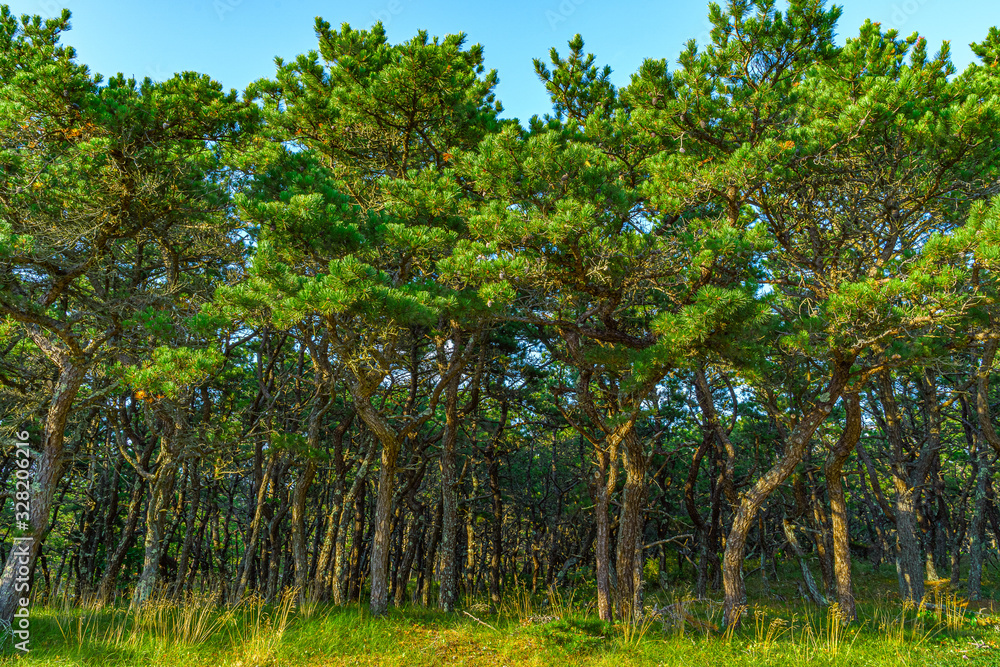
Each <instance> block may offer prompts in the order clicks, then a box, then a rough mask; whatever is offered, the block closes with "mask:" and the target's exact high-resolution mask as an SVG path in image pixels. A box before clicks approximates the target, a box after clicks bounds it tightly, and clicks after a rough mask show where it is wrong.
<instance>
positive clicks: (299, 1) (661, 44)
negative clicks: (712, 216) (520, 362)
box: [0, 0, 1000, 120]
mask: <svg viewBox="0 0 1000 667" xmlns="http://www.w3.org/2000/svg"><path fill="white" fill-rule="evenodd" d="M0 1H2V0H0ZM7 4H9V5H10V7H11V10H12V11H14V12H15V13H17V14H21V13H29V14H41V15H43V16H52V15H55V14H56V13H58V11H59V9H60V8H62V7H68V8H69V9H70V10H72V12H73V20H72V26H73V29H72V30H71V31H70V32H69V33H68V34H67V35H66V37H65V38H64V41H65V42H66V43H68V44H70V45H72V46H74V47H75V48H76V49H77V52H78V54H79V59H80V60H81V61H82V62H84V63H86V64H87V65H89V66H90V67H91V69H92V70H94V71H97V72H100V73H102V74H104V75H108V74H114V73H117V72H119V71H120V72H124V73H125V74H127V75H132V76H136V77H139V78H142V77H144V76H150V77H152V78H154V79H164V78H168V77H169V76H170V75H172V74H173V73H174V72H177V71H183V70H195V71H199V72H205V73H207V74H209V75H211V76H212V77H214V78H216V79H218V80H219V81H221V82H222V83H223V84H224V85H225V86H227V87H231V88H237V89H240V90H242V89H243V88H244V87H245V86H246V85H247V84H248V83H249V82H251V81H253V80H256V79H258V78H261V77H268V76H272V75H273V74H274V57H275V56H282V57H284V58H286V59H288V58H292V57H294V56H295V55H297V54H299V53H303V52H305V51H308V50H310V49H312V48H315V46H316V38H315V34H314V33H313V22H314V17H316V16H322V17H323V18H324V19H326V20H327V21H329V22H330V23H331V24H333V25H334V26H337V25H340V24H341V23H343V22H347V23H350V24H351V25H352V26H353V27H355V28H361V27H368V26H370V25H371V24H372V23H374V22H375V21H377V20H380V19H381V20H382V22H383V24H384V25H385V27H386V31H387V33H388V35H389V38H390V39H391V40H393V41H403V40H406V39H408V38H410V37H412V36H413V35H414V34H415V33H416V32H417V30H419V29H426V30H427V31H428V32H430V33H431V34H434V35H443V34H447V33H455V32H465V33H466V34H467V35H468V37H469V42H470V43H474V42H479V43H481V44H483V46H484V47H485V53H486V60H487V65H488V67H491V68H494V69H496V70H497V71H498V73H499V75H500V85H499V87H498V89H497V93H498V97H499V98H500V100H501V101H502V102H503V104H504V108H505V113H504V115H505V116H517V117H519V118H521V119H522V120H526V119H527V118H528V117H530V116H531V115H532V114H534V113H544V112H547V111H549V110H550V109H549V104H548V99H547V97H546V95H545V91H544V89H543V88H542V86H541V84H540V83H539V82H538V80H537V79H536V78H535V74H534V70H533V68H532V64H531V61H532V58H536V57H541V58H547V54H548V50H549V48H550V47H552V46H556V47H558V48H559V49H560V51H561V52H565V50H566V41H567V40H568V39H570V38H571V37H572V36H573V35H574V34H575V33H577V32H579V33H581V34H582V35H583V37H584V39H585V41H586V43H587V50H588V51H590V52H592V53H594V54H596V55H597V60H598V62H600V63H602V64H608V65H611V67H612V69H613V70H614V81H615V83H616V84H619V85H621V84H624V83H627V82H628V79H629V75H630V74H631V73H632V72H634V71H635V70H636V69H637V68H638V66H639V64H640V63H641V62H642V60H643V59H644V58H648V57H653V58H666V59H667V60H668V62H670V63H674V62H675V61H676V59H677V55H678V53H680V50H681V48H682V46H683V44H684V43H685V42H686V41H687V40H688V39H690V38H694V39H696V40H698V42H699V43H704V42H705V41H706V40H707V38H708V32H707V30H708V24H707V20H706V16H707V2H702V1H701V0H679V1H676V2H652V1H649V0H621V1H619V2H613V3H612V2H606V1H601V0H538V1H536V2H531V1H529V0H509V1H508V2H445V1H437V2H435V1H432V0H354V1H353V2H344V1H329V0H328V1H326V2H317V1H314V0H173V1H171V2H165V1H162V0H132V1H131V2H124V1H122V0H14V1H13V2H10V1H9V0H8V2H7ZM839 4H842V6H843V7H844V15H843V17H842V18H841V20H840V24H839V28H838V35H839V37H838V41H839V42H841V43H842V42H843V39H844V38H845V37H847V36H851V35H854V34H856V33H857V29H858V27H859V26H860V25H861V24H862V23H863V22H864V20H865V18H871V19H872V20H874V21H880V22H881V23H882V24H883V25H884V26H887V27H895V28H898V29H899V30H900V32H901V33H903V34H910V33H912V32H914V31H918V32H920V33H921V34H922V35H924V36H925V37H927V38H928V40H929V41H930V44H931V47H932V48H931V49H930V50H931V51H933V50H936V48H937V46H938V45H939V44H940V43H941V41H942V40H944V39H949V40H951V42H952V50H953V57H954V60H955V62H956V64H957V65H958V67H959V69H961V68H963V67H964V66H965V65H967V64H968V63H969V62H971V61H972V59H973V55H972V53H971V51H970V50H969V48H968V44H969V42H972V41H979V40H981V39H982V38H983V37H984V36H985V35H986V31H987V29H988V28H989V26H991V25H1000V6H998V5H997V4H996V0H867V1H863V0H845V1H844V2H842V3H839ZM779 6H781V3H780V2H779Z"/></svg>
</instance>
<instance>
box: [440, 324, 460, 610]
mask: <svg viewBox="0 0 1000 667" xmlns="http://www.w3.org/2000/svg"><path fill="white" fill-rule="evenodd" d="M459 343H460V341H459V340H455V341H454V345H455V350H454V351H453V352H452V353H453V354H458V347H459ZM444 356H445V351H444V346H443V344H441V343H439V345H438V357H439V359H438V366H439V367H440V368H441V369H442V372H443V370H444V368H445V367H446V365H447V362H446V361H445V359H444ZM458 380H459V376H458V374H457V373H456V374H455V376H454V377H453V378H452V379H451V381H450V382H449V383H448V385H447V387H446V388H445V405H444V408H445V425H444V436H443V438H442V442H441V588H440V590H439V591H438V609H440V610H441V611H447V612H451V611H454V610H455V602H456V600H457V599H458V573H457V568H456V563H455V549H456V547H457V546H458V545H457V540H458V493H457V490H456V488H455V485H456V484H457V483H458V480H457V475H456V470H455V467H456V463H455V444H456V442H457V441H458Z"/></svg>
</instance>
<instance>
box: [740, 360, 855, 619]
mask: <svg viewBox="0 0 1000 667" xmlns="http://www.w3.org/2000/svg"><path fill="white" fill-rule="evenodd" d="M851 362H852V360H849V359H847V360H845V359H839V360H837V361H835V362H834V368H833V374H832V377H831V378H830V383H829V384H828V385H827V388H826V391H825V392H824V394H822V395H821V396H820V400H819V402H818V403H817V404H816V406H815V407H814V408H813V409H812V410H810V411H809V412H807V413H806V414H805V415H803V416H802V419H800V420H799V423H798V424H796V426H795V428H794V429H792V432H791V433H790V434H789V435H788V439H787V441H786V443H785V451H784V453H783V454H782V456H781V459H779V460H778V462H777V463H775V464H774V465H773V466H771V469H770V470H768V471H767V472H766V473H764V474H763V475H762V476H761V478H760V479H758V480H757V483H756V484H754V485H753V488H751V489H750V490H749V491H748V492H747V493H746V494H744V496H743V497H742V499H741V500H740V504H739V507H737V509H736V515H735V516H734V517H733V525H732V528H731V529H730V531H729V538H728V539H727V540H726V550H725V554H724V556H723V561H722V586H723V591H724V595H725V598H724V602H723V623H724V624H725V625H726V626H731V625H737V624H739V619H740V615H741V614H742V607H743V605H745V604H746V586H745V585H744V583H743V559H744V556H745V553H746V545H747V537H748V536H749V534H750V529H751V528H752V527H753V524H754V520H755V518H756V516H757V512H758V510H760V507H761V505H763V504H764V501H765V500H767V498H768V496H770V495H771V493H772V492H774V490H775V489H776V488H778V486H779V485H780V484H781V483H782V482H784V481H785V480H786V479H788V476H789V475H791V474H792V471H794V470H795V467H796V466H797V465H798V464H799V462H800V461H801V460H802V457H803V456H804V455H805V452H806V448H807V446H808V444H809V439H810V438H811V437H812V435H813V433H814V432H815V431H816V429H817V428H818V427H819V425H820V424H822V423H823V421H824V420H825V419H826V418H827V416H829V414H830V412H831V411H832V410H833V406H834V404H835V403H836V402H837V399H839V398H840V394H841V393H842V392H843V391H844V386H845V385H846V382H847V375H848V373H849V371H850V367H851Z"/></svg>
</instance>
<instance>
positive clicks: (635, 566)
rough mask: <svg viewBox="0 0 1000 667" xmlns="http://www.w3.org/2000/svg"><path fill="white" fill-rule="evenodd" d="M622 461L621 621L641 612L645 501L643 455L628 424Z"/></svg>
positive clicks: (620, 528) (620, 529)
mask: <svg viewBox="0 0 1000 667" xmlns="http://www.w3.org/2000/svg"><path fill="white" fill-rule="evenodd" d="M622 443H623V445H624V447H623V448H622V452H623V456H622V462H623V463H624V466H625V488H624V489H623V490H622V507H621V518H620V519H619V522H618V549H617V552H618V553H617V558H616V564H615V567H616V569H617V571H618V612H619V614H620V617H621V619H622V620H624V621H632V620H633V619H635V618H637V617H638V616H639V615H640V614H641V613H642V604H641V595H642V527H643V521H644V517H643V507H644V505H645V503H646V457H645V456H644V455H643V451H642V444H641V443H640V442H639V439H638V438H637V437H636V434H635V431H634V429H632V428H629V430H628V431H627V432H626V433H625V434H624V439H623V441H622Z"/></svg>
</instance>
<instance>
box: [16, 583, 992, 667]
mask: <svg viewBox="0 0 1000 667" xmlns="http://www.w3.org/2000/svg"><path fill="white" fill-rule="evenodd" d="M298 600H299V597H298V595H297V593H296V592H294V591H292V592H289V593H287V594H286V595H284V596H282V597H281V598H280V599H278V600H274V601H270V602H265V601H264V600H262V599H259V598H248V599H247V600H245V601H243V602H242V603H240V604H238V605H235V606H229V607H217V606H215V605H214V604H213V603H212V602H211V601H210V600H209V598H190V599H188V600H186V601H183V602H180V603H176V602H171V601H167V600H154V601H152V602H150V603H149V604H147V605H146V606H145V607H143V608H142V609H140V610H135V611H133V610H128V609H121V608H108V607H105V608H103V609H69V608H66V607H58V608H57V607H52V608H45V609H35V610H34V612H33V616H32V626H31V627H32V651H31V653H30V654H29V655H28V656H26V657H24V658H17V657H14V656H13V655H12V654H11V653H10V652H9V644H8V646H7V647H6V648H5V650H6V651H7V652H6V653H5V654H4V656H3V657H2V658H0V664H15V663H16V664H18V665H88V666H91V665H93V666H103V665H108V666H109V667H110V666H125V665H163V666H171V665H176V666H179V667H180V666H185V667H186V666H192V667H194V666H207V667H229V666H233V667H236V666H239V667H250V666H254V667H269V666H275V667H277V666H285V665H408V666H409V665H444V664H456V665H505V664H506V665H550V664H570V665H594V666H598V665H607V666H614V667H622V666H623V665H747V666H751V665H752V666H753V667H762V666H765V665H837V666H838V667H839V666H842V665H858V666H860V665H876V666H882V665H886V666H888V665H893V666H897V665H898V666H899V667H903V666H910V665H927V666H930V665H997V664H1000V616H997V615H991V614H988V613H972V612H969V611H968V610H967V609H966V607H965V602H964V601H962V600H961V599H960V598H958V597H956V596H955V595H954V594H952V593H950V592H947V591H938V592H937V593H933V592H932V593H931V594H930V595H929V596H928V600H927V601H928V602H929V603H931V604H932V605H933V606H932V607H930V608H925V609H922V610H918V609H916V608H914V607H913V605H908V606H904V605H900V604H898V603H897V602H894V601H893V599H892V596H890V595H887V594H883V595H881V596H879V597H878V598H876V599H869V600H867V601H865V600H862V601H860V602H859V604H858V620H857V621H856V622H853V623H849V624H848V623H845V622H844V621H843V617H842V615H841V614H840V611H839V609H838V608H837V607H836V606H831V607H829V608H819V607H816V606H813V605H807V604H805V603H790V602H787V601H785V600H774V601H773V602H770V603H768V602H760V601H758V602H757V603H756V604H754V605H753V606H751V607H748V608H746V609H745V610H744V611H743V615H742V618H743V623H742V625H741V627H740V628H739V629H738V630H733V629H732V628H729V629H726V628H720V627H719V626H720V623H721V605H720V601H719V600H718V599H695V598H694V597H693V596H692V595H691V593H690V591H689V590H674V591H661V592H659V593H658V595H656V596H652V595H651V596H650V597H649V600H648V603H647V606H646V608H645V609H644V610H643V613H642V614H636V616H635V618H633V619H630V620H629V622H618V623H614V624H610V623H605V622H602V621H600V620H599V619H598V618H597V617H596V613H595V610H594V605H593V604H592V603H590V600H589V596H581V595H577V594H574V593H573V592H571V591H568V590H567V591H549V592H547V593H544V594H541V593H540V594H537V595H532V594H530V592H528V591H517V592H512V594H511V595H509V596H508V597H507V599H505V600H504V601H503V603H502V604H501V605H499V608H498V609H497V610H496V613H491V612H490V605H489V604H488V600H485V599H483V600H480V599H478V598H475V597H466V598H465V600H464V603H465V609H464V610H462V611H459V612H457V613H453V614H444V613H440V612H437V611H435V610H429V609H425V608H423V607H419V606H412V607H406V608H403V609H393V610H391V611H390V613H389V614H388V615H387V617H385V618H382V619H372V618H371V617H370V616H369V615H368V614H367V612H366V610H365V608H364V606H359V605H358V604H352V605H348V606H344V607H335V606H332V605H326V604H321V603H315V602H306V603H305V604H303V605H299V604H298ZM466 612H467V613H466Z"/></svg>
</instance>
